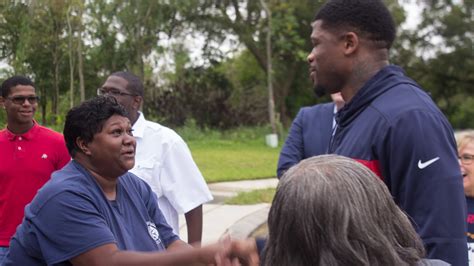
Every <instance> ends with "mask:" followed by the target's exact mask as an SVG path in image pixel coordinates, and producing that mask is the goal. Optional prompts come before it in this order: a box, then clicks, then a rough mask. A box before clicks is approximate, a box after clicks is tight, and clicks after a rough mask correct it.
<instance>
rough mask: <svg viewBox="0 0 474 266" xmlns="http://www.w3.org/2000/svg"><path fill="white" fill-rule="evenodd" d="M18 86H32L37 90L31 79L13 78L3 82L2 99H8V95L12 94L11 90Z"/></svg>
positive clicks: (23, 77)
mask: <svg viewBox="0 0 474 266" xmlns="http://www.w3.org/2000/svg"><path fill="white" fill-rule="evenodd" d="M18 85H23V86H31V87H33V88H35V90H36V87H35V84H34V83H33V81H31V79H29V78H27V77H25V76H13V77H10V78H8V79H6V80H5V81H3V83H2V87H1V90H2V97H3V98H6V97H8V95H10V93H11V89H12V88H13V87H15V86H18Z"/></svg>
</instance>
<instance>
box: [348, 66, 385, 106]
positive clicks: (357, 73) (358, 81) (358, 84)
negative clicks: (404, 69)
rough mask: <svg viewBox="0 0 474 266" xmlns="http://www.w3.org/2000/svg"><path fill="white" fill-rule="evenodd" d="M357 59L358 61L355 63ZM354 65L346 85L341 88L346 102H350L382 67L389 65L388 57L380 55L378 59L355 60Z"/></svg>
mask: <svg viewBox="0 0 474 266" xmlns="http://www.w3.org/2000/svg"><path fill="white" fill-rule="evenodd" d="M357 61H359V62H358V63H357ZM357 61H356V64H354V65H355V67H354V68H353V71H352V73H351V77H350V78H349V82H348V85H347V86H345V87H344V88H343V89H342V90H341V94H342V98H343V99H344V101H345V102H346V103H348V102H350V101H351V100H352V98H354V96H355V95H356V94H357V92H359V90H360V89H361V88H362V87H363V86H364V85H365V84H366V83H367V81H369V80H370V79H371V78H372V77H373V76H375V74H377V72H379V71H380V70H381V69H382V68H384V67H385V66H387V65H389V62H388V59H387V58H385V57H382V58H381V59H378V60H373V58H368V59H367V58H366V59H363V60H357Z"/></svg>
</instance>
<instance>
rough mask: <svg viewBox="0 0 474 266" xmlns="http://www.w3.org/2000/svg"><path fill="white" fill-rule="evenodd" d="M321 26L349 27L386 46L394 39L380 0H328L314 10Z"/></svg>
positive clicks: (391, 18)
mask: <svg viewBox="0 0 474 266" xmlns="http://www.w3.org/2000/svg"><path fill="white" fill-rule="evenodd" d="M314 20H315V21H316V20H321V21H322V22H323V23H322V24H321V25H322V27H323V28H325V29H330V30H336V31H337V30H351V31H356V33H358V34H360V35H362V36H364V37H365V38H367V39H369V40H372V41H374V42H376V44H377V47H380V48H387V49H389V48H390V47H391V46H392V43H393V41H394V40H395V35H396V27H395V22H394V21H393V17H392V15H391V14H390V11H389V10H388V9H387V7H386V6H385V4H384V3H383V2H382V0H329V1H327V2H326V3H325V4H324V5H323V6H322V7H321V9H319V11H318V12H317V14H316V16H315V17H314Z"/></svg>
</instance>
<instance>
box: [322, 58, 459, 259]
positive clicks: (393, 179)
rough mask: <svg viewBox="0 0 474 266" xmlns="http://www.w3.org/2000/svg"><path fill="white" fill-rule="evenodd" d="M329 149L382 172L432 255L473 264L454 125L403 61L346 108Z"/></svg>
mask: <svg viewBox="0 0 474 266" xmlns="http://www.w3.org/2000/svg"><path fill="white" fill-rule="evenodd" d="M336 121H337V122H338V126H337V130H336V133H335V135H334V137H333V139H332V140H331V144H330V147H329V151H330V153H336V154H339V155H343V156H347V157H350V158H353V159H355V160H357V161H359V162H361V163H363V164H365V165H366V166H367V167H369V168H370V169H372V170H373V171H374V172H375V173H376V174H378V175H379V176H380V177H381V178H382V179H383V180H384V182H385V184H387V186H388V188H389V190H390V192H391V194H392V196H393V198H394V200H395V202H396V203H397V204H398V206H400V208H402V209H403V210H404V211H405V212H406V213H407V214H408V215H409V217H410V219H411V220H412V222H413V224H414V227H415V229H416V230H417V232H418V234H419V235H420V236H421V238H422V239H423V242H424V244H425V247H426V250H427V255H428V257H429V258H432V259H441V260H444V261H446V262H449V263H451V264H453V265H467V242H466V200H465V198H464V191H463V186H462V177H461V173H460V168H459V164H458V160H457V150H456V145H455V140H454V136H453V130H452V128H451V125H450V124H449V122H448V121H447V119H446V118H445V117H444V115H443V114H442V113H441V111H440V110H439V109H438V107H437V106H436V105H435V104H434V102H433V101H432V99H431V98H430V96H429V95H428V94H427V93H426V92H424V91H423V90H422V89H420V87H419V85H418V84H416V83H415V82H414V81H413V80H411V79H409V78H408V77H406V76H405V74H404V73H403V70H402V69H401V68H399V67H397V66H393V65H391V66H387V67H384V68H383V69H382V70H380V71H379V72H378V73H377V74H376V75H375V76H374V77H372V78H371V79H370V80H369V81H368V82H367V83H366V84H365V85H364V86H363V87H362V88H361V89H360V90H359V91H358V92H357V93H356V95H355V96H354V97H353V99H352V100H351V101H350V102H349V103H347V104H346V105H345V107H344V108H342V109H341V110H340V111H339V112H338V114H337V116H336Z"/></svg>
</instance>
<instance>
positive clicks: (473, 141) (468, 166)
mask: <svg viewBox="0 0 474 266" xmlns="http://www.w3.org/2000/svg"><path fill="white" fill-rule="evenodd" d="M455 137H456V143H457V146H458V160H459V167H460V168H461V174H462V181H463V186H464V194H465V195H466V204H467V251H468V259H469V265H473V264H474V130H472V129H469V130H463V131H459V132H456V134H455Z"/></svg>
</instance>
